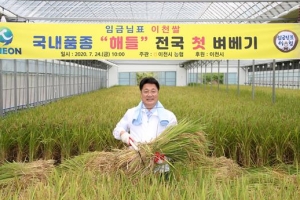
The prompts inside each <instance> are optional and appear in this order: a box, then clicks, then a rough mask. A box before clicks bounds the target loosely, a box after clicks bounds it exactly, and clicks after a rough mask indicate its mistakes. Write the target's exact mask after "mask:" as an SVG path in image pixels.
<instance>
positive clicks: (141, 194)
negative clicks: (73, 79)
mask: <svg viewBox="0 0 300 200" xmlns="http://www.w3.org/2000/svg"><path fill="white" fill-rule="evenodd" d="M240 89H241V91H240V92H239V93H238V92H237V90H236V86H233V87H229V89H228V90H227V89H226V87H225V86H221V87H220V88H217V86H206V87H204V86H195V87H162V88H161V90H160V98H159V99H160V101H161V102H162V103H163V105H164V106H165V107H166V108H167V109H169V110H171V111H173V112H174V114H175V115H176V116H177V118H178V121H179V122H180V124H179V126H178V127H177V129H175V130H173V134H165V136H166V137H167V136H168V135H169V136H170V135H172V136H174V138H173V140H174V142H173V143H171V144H169V145H168V143H166V142H165V141H168V140H167V139H162V140H157V141H156V142H154V143H153V144H147V145H145V146H144V148H143V147H141V152H142V155H143V159H144V161H145V163H146V166H145V165H143V164H142V163H141V162H140V158H139V157H138V156H137V154H136V152H134V151H130V150H128V149H127V148H126V147H125V146H124V145H123V144H122V142H120V141H118V140H115V139H114V138H113V136H112V130H113V128H114V127H115V125H116V123H117V122H118V120H120V118H121V117H122V116H123V114H124V113H125V111H126V110H127V109H128V108H131V107H133V106H136V105H137V104H138V103H139V101H140V95H139V90H138V87H129V86H126V87H125V86H117V87H112V88H109V89H102V90H99V91H96V92H92V93H89V94H84V95H81V96H74V97H71V98H67V99H62V100H59V101H57V102H53V103H51V104H48V105H44V106H40V107H37V108H31V109H27V110H23V111H20V112H16V113H11V114H9V115H7V116H5V117H4V118H2V119H0V127H1V129H0V188H1V191H0V199H137V198H138V199H278V198H279V199H298V198H299V197H300V190H299V189H298V185H299V181H300V176H299V175H298V163H299V160H300V137H299V131H300V125H299V124H300V123H299V121H300V106H299V105H298V104H299V103H298V101H299V97H300V94H299V91H296V90H281V89H277V90H276V103H272V96H271V92H272V90H271V88H258V87H257V88H255V98H254V99H252V91H251V87H246V86H245V87H240ZM180 128H182V129H181V130H180ZM170 131H172V130H170ZM180 133H182V134H180ZM196 133H199V134H200V133H201V134H200V135H197V134H196ZM176 134H177V135H176ZM176 139H177V140H176ZM179 139H183V140H179ZM173 140H172V141H173ZM176 144H177V146H176ZM200 144H202V145H203V146H201V145H200ZM179 146H183V148H182V149H184V150H186V149H188V150H189V151H184V150H182V149H180V148H178V147H179ZM164 148H165V149H164ZM149 149H150V150H149ZM157 150H160V151H162V152H169V157H172V156H173V159H174V160H176V162H174V163H171V164H172V165H173V168H172V172H173V173H172V174H171V176H170V177H169V178H168V180H165V179H164V178H162V177H160V176H158V175H157V174H153V173H151V172H152V170H153V167H154V166H153V163H152V162H151V160H152V157H153V153H154V152H155V151H157ZM194 150H195V152H194V153H191V154H189V153H188V152H192V151H194ZM196 152H197V153H196ZM125 154H126V155H128V156H125V158H126V159H127V158H128V157H131V158H132V159H131V160H132V161H133V162H132V163H135V164H134V165H130V163H129V161H128V162H127V164H128V163H129V165H125V166H124V165H122V164H124V163H126V161H124V159H121V158H120V156H121V155H122V156H124V155H125ZM128 166H129V168H128ZM130 167H132V168H130ZM142 172H144V173H142Z"/></svg>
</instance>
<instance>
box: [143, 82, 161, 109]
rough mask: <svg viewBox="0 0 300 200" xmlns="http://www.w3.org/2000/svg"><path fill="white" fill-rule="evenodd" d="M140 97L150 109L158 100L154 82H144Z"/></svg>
mask: <svg viewBox="0 0 300 200" xmlns="http://www.w3.org/2000/svg"><path fill="white" fill-rule="evenodd" d="M141 99H142V101H143V103H144V105H145V106H146V108H148V109H152V108H153V107H154V106H155V105H156V103H157V101H158V89H157V87H156V85H155V84H151V83H146V84H145V85H144V86H143V88H142V91H141Z"/></svg>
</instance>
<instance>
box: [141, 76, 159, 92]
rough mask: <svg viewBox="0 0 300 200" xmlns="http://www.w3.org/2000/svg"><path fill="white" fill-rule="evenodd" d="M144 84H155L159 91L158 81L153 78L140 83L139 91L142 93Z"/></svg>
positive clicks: (147, 78) (144, 79)
mask: <svg viewBox="0 0 300 200" xmlns="http://www.w3.org/2000/svg"><path fill="white" fill-rule="evenodd" d="M146 83H150V84H155V85H156V87H157V89H158V90H159V83H158V81H157V80H156V79H155V78H153V77H145V78H143V79H142V80H141V82H140V91H142V89H143V87H144V85H145V84H146Z"/></svg>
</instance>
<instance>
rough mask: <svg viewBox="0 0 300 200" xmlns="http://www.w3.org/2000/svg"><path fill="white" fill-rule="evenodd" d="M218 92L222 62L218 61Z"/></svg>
mask: <svg viewBox="0 0 300 200" xmlns="http://www.w3.org/2000/svg"><path fill="white" fill-rule="evenodd" d="M218 90H220V61H218Z"/></svg>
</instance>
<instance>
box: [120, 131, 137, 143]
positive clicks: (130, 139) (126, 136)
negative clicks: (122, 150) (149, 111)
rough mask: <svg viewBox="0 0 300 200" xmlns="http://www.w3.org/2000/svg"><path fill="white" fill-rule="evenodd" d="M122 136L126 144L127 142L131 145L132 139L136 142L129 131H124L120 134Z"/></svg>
mask: <svg viewBox="0 0 300 200" xmlns="http://www.w3.org/2000/svg"><path fill="white" fill-rule="evenodd" d="M120 137H121V140H122V142H124V143H125V144H127V145H129V146H130V145H131V144H130V141H132V142H134V141H133V139H132V138H131V137H130V134H129V133H127V132H122V133H121V134H120Z"/></svg>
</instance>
